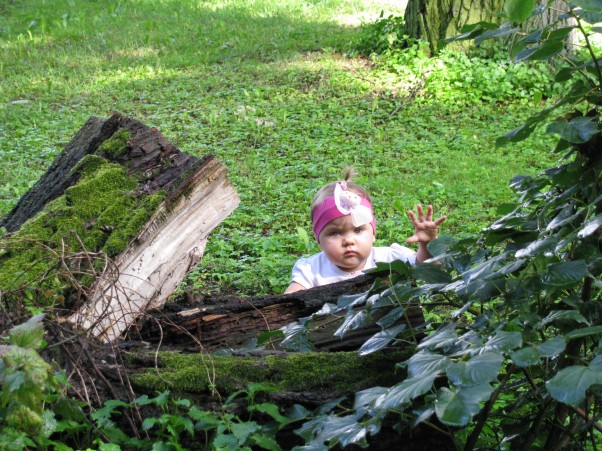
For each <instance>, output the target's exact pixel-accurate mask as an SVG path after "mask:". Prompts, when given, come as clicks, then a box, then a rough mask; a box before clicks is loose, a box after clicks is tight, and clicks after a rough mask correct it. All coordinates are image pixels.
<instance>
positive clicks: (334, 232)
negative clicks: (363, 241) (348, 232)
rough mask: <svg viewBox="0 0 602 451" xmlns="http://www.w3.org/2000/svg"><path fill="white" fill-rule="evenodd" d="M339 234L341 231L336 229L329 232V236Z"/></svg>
mask: <svg viewBox="0 0 602 451" xmlns="http://www.w3.org/2000/svg"><path fill="white" fill-rule="evenodd" d="M340 234H341V232H339V231H338V230H333V231H332V232H330V236H339V235H340Z"/></svg>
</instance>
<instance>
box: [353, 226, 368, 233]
mask: <svg viewBox="0 0 602 451" xmlns="http://www.w3.org/2000/svg"><path fill="white" fill-rule="evenodd" d="M364 230H366V227H364V226H362V227H356V228H355V229H354V230H353V232H354V233H362V232H363V231H364Z"/></svg>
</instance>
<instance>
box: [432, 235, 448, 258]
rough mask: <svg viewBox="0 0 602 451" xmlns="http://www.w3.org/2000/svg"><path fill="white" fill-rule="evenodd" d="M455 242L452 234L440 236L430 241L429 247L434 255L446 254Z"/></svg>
mask: <svg viewBox="0 0 602 451" xmlns="http://www.w3.org/2000/svg"><path fill="white" fill-rule="evenodd" d="M452 243H453V238H452V237H451V236H440V237H439V238H437V239H435V240H433V241H429V243H428V244H427V248H428V250H429V252H430V254H431V255H432V256H433V257H438V256H440V255H444V254H445V253H446V252H447V251H448V250H449V248H450V247H451V245H452Z"/></svg>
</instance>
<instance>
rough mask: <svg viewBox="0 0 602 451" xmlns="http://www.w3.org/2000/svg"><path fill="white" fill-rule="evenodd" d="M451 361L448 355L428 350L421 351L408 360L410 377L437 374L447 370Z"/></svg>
mask: <svg viewBox="0 0 602 451" xmlns="http://www.w3.org/2000/svg"><path fill="white" fill-rule="evenodd" d="M450 363H451V360H450V359H449V358H448V357H445V356H443V355H440V354H433V353H431V352H428V351H420V352H418V353H417V354H414V355H413V356H412V357H411V358H410V359H409V360H408V377H417V376H421V375H424V374H433V373H434V374H437V373H439V372H443V371H445V370H446V369H447V367H448V366H449V365H450Z"/></svg>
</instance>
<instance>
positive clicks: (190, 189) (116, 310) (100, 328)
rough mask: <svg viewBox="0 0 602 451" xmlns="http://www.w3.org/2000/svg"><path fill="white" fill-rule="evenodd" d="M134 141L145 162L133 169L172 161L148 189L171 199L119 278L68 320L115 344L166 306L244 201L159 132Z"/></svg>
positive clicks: (222, 172)
mask: <svg viewBox="0 0 602 451" xmlns="http://www.w3.org/2000/svg"><path fill="white" fill-rule="evenodd" d="M128 144H129V147H130V149H131V152H130V155H133V156H138V157H139V158H137V159H135V163H133V164H132V166H131V167H130V170H135V171H138V172H139V171H149V170H151V169H152V168H153V167H156V166H157V165H158V164H159V165H160V163H158V162H160V161H162V160H164V159H166V158H168V159H170V161H171V163H170V165H169V169H168V170H167V171H165V172H164V173H163V174H161V175H160V176H159V177H156V178H155V179H153V180H152V182H151V183H147V184H146V185H145V186H144V189H145V190H147V191H149V192H152V191H155V190H157V189H165V188H167V190H168V191H167V199H166V200H165V201H164V202H163V203H162V204H161V205H160V206H159V208H158V209H157V211H156V212H155V214H154V215H153V216H152V218H151V219H150V220H149V221H148V222H147V224H146V225H145V226H144V227H143V228H142V230H141V231H140V233H139V234H138V235H137V236H136V237H135V238H134V239H133V240H132V241H131V242H130V244H129V246H128V248H127V249H126V250H125V251H124V252H122V253H121V254H120V255H119V256H118V258H117V259H116V262H115V264H116V268H117V269H116V271H115V273H116V274H117V276H116V278H114V279H110V280H101V281H100V282H99V283H98V284H97V286H96V287H95V290H94V292H93V294H92V296H91V300H90V302H89V303H88V304H87V305H86V306H85V307H84V308H83V309H81V310H80V311H79V312H77V313H76V314H74V315H72V316H71V317H70V321H71V322H72V323H74V324H77V325H78V326H80V327H83V328H84V329H89V330H90V331H91V333H92V334H93V335H94V336H96V337H98V338H100V339H101V340H104V341H109V342H111V341H114V340H115V339H117V338H118V337H120V336H121V334H122V333H123V332H124V331H125V330H127V328H128V327H129V326H130V325H131V324H132V323H133V322H134V321H135V319H136V318H137V317H138V316H140V315H141V314H142V313H143V312H144V311H145V310H146V309H147V308H158V307H160V306H161V305H163V303H164V302H165V301H166V300H167V298H168V297H169V296H170V295H171V294H172V293H173V292H174V291H175V289H176V287H177V286H178V284H179V283H180V282H181V281H182V280H183V278H184V277H185V275H186V274H187V273H188V272H189V271H190V270H191V269H192V268H194V266H195V265H197V264H198V262H199V261H200V260H201V258H202V255H203V252H204V250H205V245H206V240H207V237H208V236H209V234H210V233H211V231H212V230H213V229H214V228H215V227H216V226H217V225H219V224H220V223H221V222H222V221H223V220H224V219H225V218H226V217H227V216H228V215H230V213H232V211H234V210H235V209H236V207H237V206H238V204H239V201H240V199H239V197H238V194H237V192H236V190H235V189H234V187H233V186H232V184H231V183H230V181H229V180H228V178H227V175H226V172H227V171H226V169H225V168H224V167H223V166H222V165H221V163H220V162H219V161H218V160H217V159H216V158H214V157H212V156H207V157H205V158H203V159H202V160H196V159H194V160H193V157H190V156H189V155H186V154H182V153H179V152H177V153H174V151H173V149H175V148H173V146H171V145H170V144H169V143H168V142H167V141H166V140H165V139H164V138H163V137H162V135H160V134H158V131H156V129H149V130H148V131H146V130H145V131H144V132H143V133H142V134H139V135H137V136H136V139H134V138H133V139H132V140H130V141H129V143H128ZM172 148H173V149H172ZM174 155H175V156H174ZM182 155H183V157H181V156H182ZM174 175H175V178H174Z"/></svg>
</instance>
